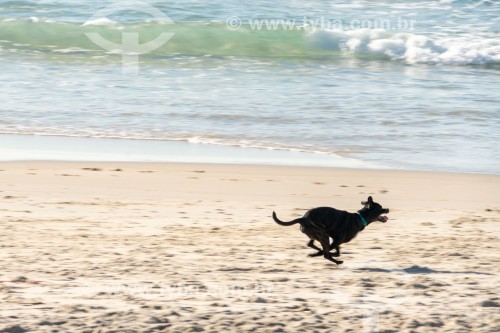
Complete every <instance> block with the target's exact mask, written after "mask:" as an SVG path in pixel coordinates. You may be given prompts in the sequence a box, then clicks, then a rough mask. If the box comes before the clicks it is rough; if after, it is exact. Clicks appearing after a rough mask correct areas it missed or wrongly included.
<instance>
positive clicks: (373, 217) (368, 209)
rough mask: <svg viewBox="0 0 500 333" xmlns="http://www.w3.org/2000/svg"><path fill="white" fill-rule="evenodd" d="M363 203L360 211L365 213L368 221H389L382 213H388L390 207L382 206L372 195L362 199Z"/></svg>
mask: <svg viewBox="0 0 500 333" xmlns="http://www.w3.org/2000/svg"><path fill="white" fill-rule="evenodd" d="M361 204H362V205H363V206H364V207H363V208H362V209H361V210H360V211H359V212H360V213H363V216H364V217H365V219H366V221H367V222H368V223H371V222H374V221H379V222H384V223H385V222H387V220H388V218H387V216H385V215H382V214H388V213H389V209H387V208H382V206H381V205H380V204H378V203H376V202H375V201H373V198H372V197H371V196H369V197H368V200H367V201H361Z"/></svg>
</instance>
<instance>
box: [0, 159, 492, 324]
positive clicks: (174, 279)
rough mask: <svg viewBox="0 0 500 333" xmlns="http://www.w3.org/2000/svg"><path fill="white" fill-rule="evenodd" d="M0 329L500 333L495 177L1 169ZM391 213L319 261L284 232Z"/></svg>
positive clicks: (215, 168) (152, 166) (80, 165)
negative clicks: (323, 211)
mask: <svg viewBox="0 0 500 333" xmlns="http://www.w3.org/2000/svg"><path fill="white" fill-rule="evenodd" d="M0 184H2V186H1V187H0V198H1V200H0V211H1V216H2V218H1V221H0V228H1V230H2V232H1V233H0V245H1V247H2V251H0V262H1V263H2V272H1V275H0V280H1V283H0V299H1V303H0V304H1V305H0V332H498V330H499V327H500V316H499V310H498V306H499V305H500V298H499V296H498V285H500V268H499V267H500V265H499V263H500V256H499V246H500V244H499V241H498V237H499V236H500V228H499V222H500V214H499V212H500V176H498V175H486V174H484V175H481V174H465V173H434V172H418V171H395V170H366V169H365V170H363V169H342V168H320V167H292V166H288V167H287V166H266V165H249V164H246V165H245V164H239V165H236V164H202V163H126V162H106V163H102V162H101V163H99V162H43V161H35V162H2V163H0ZM369 195H371V196H373V198H374V200H375V201H376V202H379V203H380V204H381V205H382V206H383V207H386V208H389V209H390V213H389V214H388V216H389V221H388V222H387V223H385V224H384V223H373V224H371V225H369V226H368V227H367V228H366V229H365V230H364V231H362V232H361V233H360V234H359V235H358V236H357V237H356V238H355V239H354V240H352V241H351V242H350V243H348V244H344V245H343V246H342V249H341V252H342V254H341V259H342V260H344V263H343V264H342V265H340V266H336V265H335V264H333V263H331V262H329V261H327V260H325V259H323V258H321V257H316V258H310V257H308V256H307V255H308V254H309V253H311V252H312V250H311V249H309V248H307V247H306V243H307V237H306V236H305V235H304V234H302V233H301V232H300V230H299V227H298V226H291V227H282V226H279V225H277V224H276V223H275V222H273V220H272V218H271V214H272V212H273V211H275V212H276V213H277V214H278V217H279V218H280V219H282V220H285V221H287V220H291V219H293V218H296V217H298V216H301V215H302V214H304V213H305V212H306V211H307V210H308V209H310V208H313V207H318V206H332V207H335V208H338V209H343V210H348V211H352V212H355V211H357V210H359V209H360V208H362V206H361V204H360V201H362V200H366V198H367V196H369Z"/></svg>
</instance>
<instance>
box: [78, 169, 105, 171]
mask: <svg viewBox="0 0 500 333" xmlns="http://www.w3.org/2000/svg"><path fill="white" fill-rule="evenodd" d="M82 170H86V171H102V169H101V168H82Z"/></svg>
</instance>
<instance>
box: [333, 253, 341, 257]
mask: <svg viewBox="0 0 500 333" xmlns="http://www.w3.org/2000/svg"><path fill="white" fill-rule="evenodd" d="M332 257H340V253H332Z"/></svg>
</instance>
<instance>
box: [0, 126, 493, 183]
mask: <svg viewBox="0 0 500 333" xmlns="http://www.w3.org/2000/svg"><path fill="white" fill-rule="evenodd" d="M0 139H2V140H0V163H3V162H14V163H15V162H95V163H99V162H103V163H181V164H183V163H184V164H187V163H198V164H216V165H217V164H221V165H225V164H228V165H255V166H258V165H262V166H289V167H313V168H314V167H318V168H333V169H355V170H391V171H407V172H429V173H434V172H437V173H457V174H483V175H500V171H499V172H496V173H495V172H481V171H465V170H446V169H443V170H432V169H416V168H411V167H405V166H402V165H401V166H387V165H383V164H380V163H377V162H372V161H366V160H362V159H358V158H354V157H346V156H341V155H336V154H326V153H314V152H304V151H290V150H284V149H270V148H269V149H265V148H253V147H239V146H227V145H218V144H206V143H193V142H188V141H168V140H149V139H143V140H142V139H141V140H138V139H124V138H95V137H71V136H51V135H27V134H26V135H24V134H23V135H21V134H0Z"/></svg>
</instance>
